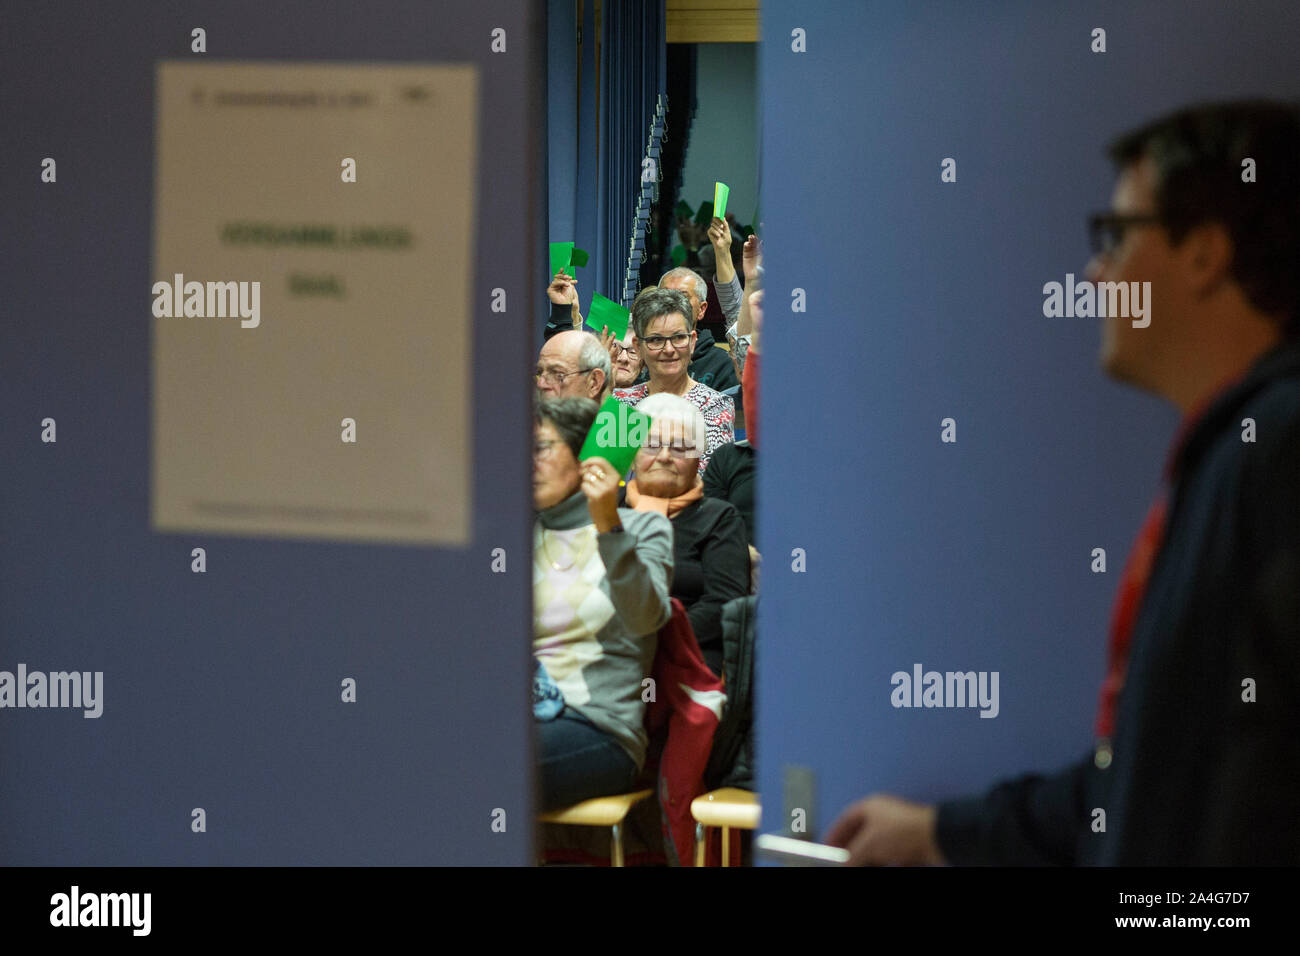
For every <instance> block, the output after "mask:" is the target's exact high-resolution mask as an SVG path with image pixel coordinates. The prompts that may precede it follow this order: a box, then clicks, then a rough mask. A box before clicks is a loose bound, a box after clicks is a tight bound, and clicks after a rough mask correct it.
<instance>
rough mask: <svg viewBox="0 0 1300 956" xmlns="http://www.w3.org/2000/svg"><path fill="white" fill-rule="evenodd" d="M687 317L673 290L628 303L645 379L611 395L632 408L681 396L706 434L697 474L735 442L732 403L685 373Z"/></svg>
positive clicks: (690, 335)
mask: <svg viewBox="0 0 1300 956" xmlns="http://www.w3.org/2000/svg"><path fill="white" fill-rule="evenodd" d="M691 316H692V313H691V305H690V301H689V300H688V299H687V297H686V296H685V295H683V294H682V293H680V292H677V291H675V290H672V289H663V288H659V289H649V290H647V291H645V292H642V293H641V294H640V295H638V296H637V297H636V301H635V302H633V303H632V328H633V331H634V334H635V340H634V341H635V342H636V345H637V350H638V351H639V352H640V353H641V358H642V360H643V361H644V362H645V363H646V367H647V368H648V369H649V373H650V377H649V381H647V382H645V383H643V384H641V385H633V386H632V387H630V388H621V389H615V390H614V395H615V397H617V398H618V399H620V400H621V401H624V402H627V403H628V404H629V405H632V406H636V405H637V404H638V403H640V402H641V401H642V400H644V399H645V398H646V397H647V396H649V395H657V394H660V393H667V394H669V395H678V396H681V397H682V398H685V399H686V400H687V401H688V402H690V403H691V404H692V405H694V406H695V407H696V408H698V409H699V410H700V411H701V412H702V413H703V415H704V421H705V424H706V426H707V429H708V441H707V444H706V447H705V449H704V451H703V453H702V454H701V455H700V458H699V463H698V467H699V471H700V474H703V473H704V469H705V467H706V466H707V465H708V463H709V456H711V455H712V454H713V452H714V450H715V449H717V448H718V447H719V446H721V445H724V444H726V443H727V442H730V441H733V440H734V439H735V431H734V429H735V421H736V403H735V402H733V401H732V400H731V397H730V396H728V395H723V394H722V393H721V392H717V391H714V390H713V389H711V388H709V387H708V386H707V385H702V384H701V383H699V382H697V381H695V380H694V379H692V378H691V376H690V374H689V373H688V372H687V365H686V358H687V356H689V355H690V354H691V351H692V350H693V349H694V347H695V326H694V320H693V318H692V317H691ZM556 338H559V336H556ZM718 351H719V354H721V350H718ZM723 357H724V358H726V356H725V355H724V356H723ZM606 358H608V356H606Z"/></svg>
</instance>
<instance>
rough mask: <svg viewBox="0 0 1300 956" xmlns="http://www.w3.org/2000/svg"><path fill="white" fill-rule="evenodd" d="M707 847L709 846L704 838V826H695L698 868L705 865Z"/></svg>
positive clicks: (696, 862)
mask: <svg viewBox="0 0 1300 956" xmlns="http://www.w3.org/2000/svg"><path fill="white" fill-rule="evenodd" d="M706 846H707V841H706V840H705V838H704V824H703V823H696V824H695V865H696V866H703V865H704V850H705V847H706Z"/></svg>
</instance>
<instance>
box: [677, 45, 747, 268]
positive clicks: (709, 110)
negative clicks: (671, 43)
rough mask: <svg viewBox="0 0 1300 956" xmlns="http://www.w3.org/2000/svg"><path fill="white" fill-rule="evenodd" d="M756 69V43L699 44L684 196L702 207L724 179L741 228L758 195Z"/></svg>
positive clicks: (711, 200)
mask: <svg viewBox="0 0 1300 956" xmlns="http://www.w3.org/2000/svg"><path fill="white" fill-rule="evenodd" d="M757 67H758V44H756V43H701V44H699V45H698V47H697V48H696V54H695V99H696V102H697V103H698V109H697V110H696V112H695V119H694V121H693V122H692V123H691V138H690V144H689V145H688V146H687V148H686V168H685V169H684V170H683V179H682V189H681V198H682V199H684V200H686V202H687V203H688V204H689V205H690V206H691V208H692V209H698V208H699V205H700V203H702V202H705V201H706V200H707V201H708V202H713V184H714V183H715V182H716V181H718V180H719V179H720V180H722V181H723V182H724V183H726V184H727V185H728V186H729V187H731V196H730V198H729V199H728V200H727V209H728V210H730V211H731V212H733V213H735V214H736V222H737V223H738V224H740V225H742V226H747V225H749V223H750V221H751V219H752V217H753V215H754V202H755V200H756V199H757V198H758V128H757V125H756V120H757V114H758V108H759V104H758V76H757V73H756V70H757ZM676 244H677V243H674V245H676Z"/></svg>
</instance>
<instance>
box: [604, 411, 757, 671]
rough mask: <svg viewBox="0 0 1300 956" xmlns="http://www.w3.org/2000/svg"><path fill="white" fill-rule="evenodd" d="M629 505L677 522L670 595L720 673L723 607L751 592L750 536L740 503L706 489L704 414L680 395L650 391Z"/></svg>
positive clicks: (708, 660)
mask: <svg viewBox="0 0 1300 956" xmlns="http://www.w3.org/2000/svg"><path fill="white" fill-rule="evenodd" d="M638 408H639V410H640V411H642V412H644V413H645V414H647V415H649V416H650V419H651V423H650V427H649V429H648V432H647V435H646V439H645V442H644V444H642V446H641V450H640V451H639V452H637V456H636V462H635V466H634V468H635V472H636V477H635V478H634V479H633V480H631V481H629V482H628V483H627V488H626V490H625V496H626V502H627V504H628V505H629V506H630V507H632V508H634V509H635V510H636V511H637V512H640V513H645V512H656V513H658V514H661V515H665V516H667V518H668V519H669V520H670V521H671V522H672V529H673V574H672V596H673V597H675V598H677V599H678V600H679V601H681V602H682V604H683V606H684V607H685V608H686V613H687V615H688V616H689V617H690V619H691V628H692V630H694V631H695V640H696V642H697V643H698V644H699V645H700V651H701V653H703V655H704V662H705V663H706V664H708V665H709V669H710V670H712V671H713V673H715V674H719V675H721V673H722V606H723V605H724V604H726V603H727V602H728V601H730V600H731V599H732V598H737V597H744V596H745V595H746V594H748V593H749V538H748V535H747V533H746V531H745V522H744V520H743V519H742V518H741V517H740V512H738V511H737V510H736V509H735V507H734V506H733V505H732V504H730V503H729V502H726V501H722V500H720V499H718V498H706V497H705V496H704V484H703V482H702V480H701V478H700V473H699V470H698V468H697V462H698V459H699V456H700V451H701V450H702V449H703V448H704V446H705V443H706V441H707V434H706V432H707V429H706V426H705V421H704V415H703V413H702V412H701V411H700V410H699V409H698V408H696V407H695V406H694V405H692V404H691V403H690V402H688V401H687V400H686V399H684V398H679V397H678V396H676V395H665V394H663V393H660V394H658V395H651V396H650V397H649V398H647V399H645V400H644V401H642V402H641V403H640V404H639V405H638Z"/></svg>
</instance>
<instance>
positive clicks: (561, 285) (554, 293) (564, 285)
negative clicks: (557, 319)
mask: <svg viewBox="0 0 1300 956" xmlns="http://www.w3.org/2000/svg"><path fill="white" fill-rule="evenodd" d="M546 296H547V298H549V299H550V300H551V301H552V302H554V303H555V304H556V305H569V304H571V303H574V304H576V303H577V301H578V280H577V279H575V278H573V277H572V276H566V275H565V274H564V273H563V272H557V273H555V278H554V279H552V280H551V284H550V285H548V286H547V287H546Z"/></svg>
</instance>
